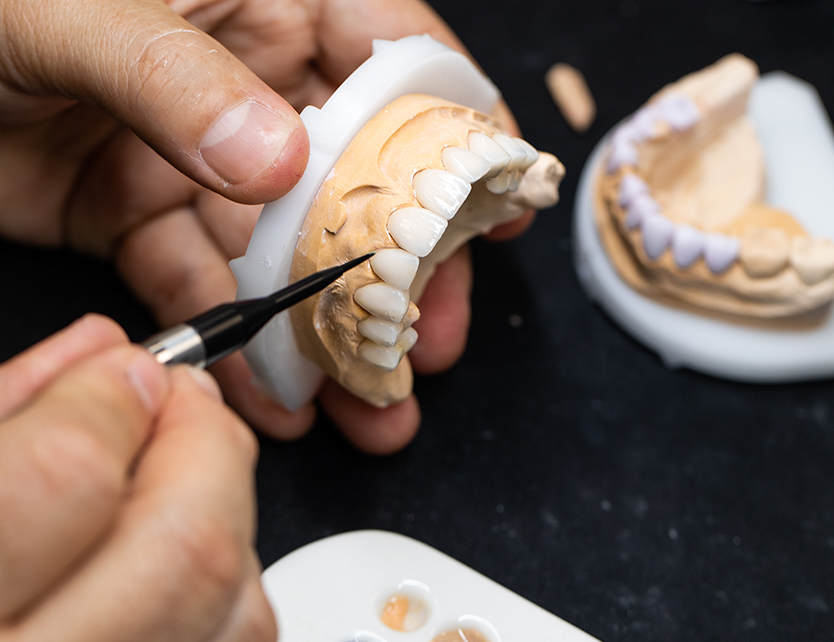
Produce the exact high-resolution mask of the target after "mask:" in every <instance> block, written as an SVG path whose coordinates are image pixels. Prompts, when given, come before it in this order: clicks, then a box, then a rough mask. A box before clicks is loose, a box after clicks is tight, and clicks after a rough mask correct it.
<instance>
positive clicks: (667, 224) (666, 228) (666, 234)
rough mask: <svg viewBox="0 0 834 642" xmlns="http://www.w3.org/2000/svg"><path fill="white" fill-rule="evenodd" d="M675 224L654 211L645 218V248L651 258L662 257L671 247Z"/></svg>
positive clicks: (643, 227) (643, 228)
mask: <svg viewBox="0 0 834 642" xmlns="http://www.w3.org/2000/svg"><path fill="white" fill-rule="evenodd" d="M674 227H675V224H674V223H672V221H670V220H669V219H668V218H666V217H665V216H663V214H656V213H652V214H649V215H648V216H646V217H645V218H644V219H643V226H642V230H643V249H644V250H646V254H647V255H648V256H649V258H650V259H652V260H655V259H657V258H659V257H660V255H661V254H663V253H664V252H665V251H666V248H667V247H669V241H671V240H672V232H673V230H674Z"/></svg>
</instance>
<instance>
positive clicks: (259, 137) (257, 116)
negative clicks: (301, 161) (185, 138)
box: [200, 102, 293, 183]
mask: <svg viewBox="0 0 834 642" xmlns="http://www.w3.org/2000/svg"><path fill="white" fill-rule="evenodd" d="M292 131H293V125H291V124H290V123H289V122H288V121H287V119H286V118H284V117H283V116H281V115H279V114H277V113H275V112H274V111H271V110H269V109H267V108H266V107H264V106H263V105H260V104H258V103H256V102H246V103H241V104H240V105H237V106H236V107H232V108H231V109H230V110H229V111H227V112H226V113H225V114H223V115H222V116H221V117H220V118H219V119H218V120H217V121H216V122H215V123H214V124H213V125H212V126H211V128H210V129H209V130H208V133H207V134H206V135H205V137H204V138H203V141H202V143H200V154H201V155H202V157H203V160H204V161H205V162H206V163H207V164H208V165H209V167H211V168H212V169H213V170H214V171H215V172H217V175H218V176H220V178H222V179H223V180H225V181H228V182H229V183H239V182H241V181H244V180H246V179H248V178H252V177H253V176H257V175H258V174H260V173H261V172H262V171H264V170H265V169H267V168H268V167H269V166H270V165H272V164H273V163H274V162H275V160H276V159H277V158H278V156H279V155H280V154H281V151H282V150H283V149H284V146H285V145H286V144H287V140H288V139H289V137H290V134H291V133H292Z"/></svg>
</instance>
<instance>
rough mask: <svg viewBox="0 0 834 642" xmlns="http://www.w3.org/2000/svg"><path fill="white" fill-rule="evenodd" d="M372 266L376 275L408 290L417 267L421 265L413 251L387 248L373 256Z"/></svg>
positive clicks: (401, 288) (396, 286)
mask: <svg viewBox="0 0 834 642" xmlns="http://www.w3.org/2000/svg"><path fill="white" fill-rule="evenodd" d="M371 267H372V268H373V270H374V272H375V273H376V275H377V276H378V277H379V278H380V279H382V280H383V281H385V282H386V283H388V284H389V285H393V286H394V287H395V288H399V289H400V290H407V289H408V288H410V287H411V282H412V281H413V280H414V275H416V274H417V268H418V267H420V259H418V258H417V257H416V256H415V255H414V254H412V253H411V252H406V251H405V250H400V249H397V248H387V249H385V250H380V251H379V252H377V253H376V254H374V255H373V256H372V257H371Z"/></svg>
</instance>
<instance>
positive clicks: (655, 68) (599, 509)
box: [0, 0, 834, 642]
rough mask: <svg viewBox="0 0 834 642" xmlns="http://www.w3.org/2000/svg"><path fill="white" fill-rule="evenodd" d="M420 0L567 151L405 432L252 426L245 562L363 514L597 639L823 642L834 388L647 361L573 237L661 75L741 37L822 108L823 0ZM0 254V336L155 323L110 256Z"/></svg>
mask: <svg viewBox="0 0 834 642" xmlns="http://www.w3.org/2000/svg"><path fill="white" fill-rule="evenodd" d="M434 6H435V7H436V8H437V10H438V11H439V12H440V13H441V15H443V17H444V18H445V19H446V20H447V21H448V22H449V23H451V25H452V27H453V28H454V29H455V30H456V31H457V33H458V34H459V35H460V37H461V39H462V40H463V41H464V43H465V44H466V45H467V46H468V47H469V48H470V49H471V51H472V52H473V54H474V55H475V57H476V58H477V59H478V60H479V62H480V63H481V64H482V66H483V67H484V68H485V70H486V71H487V72H488V74H489V75H490V76H491V77H492V78H493V80H494V81H495V82H496V84H497V85H498V86H499V87H500V88H501V89H502V91H503V92H504V95H505V97H506V99H507V101H508V102H509V104H510V106H511V107H512V108H513V110H514V111H515V113H516V115H517V117H518V119H519V122H520V124H521V126H522V129H523V130H524V132H525V135H526V137H527V139H528V140H530V141H531V142H532V143H533V144H534V145H536V146H537V147H539V148H541V149H545V150H548V151H552V152H553V153H555V154H557V155H558V156H559V157H560V159H561V160H562V161H563V162H564V163H565V165H566V166H567V168H568V176H567V178H566V179H565V182H564V183H563V187H562V202H561V203H560V204H559V205H558V206H557V207H556V208H554V209H552V210H550V211H546V212H543V213H542V214H541V215H540V217H539V219H538V221H537V223H536V226H535V227H534V228H533V232H532V233H529V234H527V235H526V236H524V237H523V238H521V239H519V240H517V241H513V242H511V243H507V244H501V245H493V244H485V243H476V244H475V246H474V260H475V268H476V286H475V291H474V294H473V306H474V317H473V324H472V332H471V337H470V342H469V347H468V349H467V352H466V354H465V355H464V357H463V359H462V361H461V362H460V363H459V364H458V365H457V366H456V367H455V368H454V369H453V370H451V371H450V372H448V373H447V374H444V375H441V376H437V377H432V378H428V379H421V380H419V381H418V382H417V392H418V394H419V396H420V399H421V401H422V407H423V412H424V421H423V427H422V429H421V431H420V433H419V435H418V437H417V439H416V440H415V441H414V443H413V444H412V445H411V446H409V447H408V448H407V449H406V450H405V451H404V452H402V453H400V454H398V455H395V456H392V457H387V458H372V457H367V456H363V455H361V454H358V453H357V452H355V451H354V450H353V449H351V448H350V447H349V446H347V445H346V444H345V443H344V442H343V441H342V439H341V438H340V437H339V436H338V434H337V433H336V432H335V430H333V429H332V428H331V426H330V425H329V424H328V423H327V422H326V421H324V420H322V421H321V422H320V424H319V425H317V426H316V428H315V430H314V431H313V432H312V434H311V435H309V436H308V437H306V438H304V439H302V440H301V441H299V442H296V443H293V444H289V445H287V444H276V443H271V442H266V441H264V442H263V443H262V456H261V463H260V466H259V469H258V489H259V508H260V534H259V540H258V547H259V551H260V553H261V556H262V558H263V562H264V564H265V565H268V564H270V563H272V562H274V561H275V560H276V559H278V558H279V557H281V556H282V555H284V554H286V553H288V552H290V551H291V550H293V549H295V548H297V547H299V546H301V545H303V544H305V543H308V542H310V541H313V540H315V539H318V538H321V537H323V536H326V535H329V534H333V533H338V532H342V531H346V530H353V529H360V528H381V529H388V530H392V531H397V532H401V533H404V534H406V535H409V536H412V537H414V538H416V539H418V540H421V541H423V542H425V543H427V544H429V545H432V546H434V547H436V548H438V549H440V550H442V551H444V552H446V553H448V554H450V555H452V556H453V557H455V558H457V559H459V560H461V561H462V562H464V563H465V564H467V565H469V566H471V567H473V568H475V569H476V570H478V571H480V572H482V573H484V574H485V575H487V576H489V577H491V578H493V579H494V580H496V581H498V582H499V583H501V584H503V585H505V586H507V587H509V588H510V589H512V590H514V591H516V592H517V593H519V594H521V595H523V596H524V597H526V598H529V599H530V600H532V601H533V602H536V603H537V604H539V605H541V606H543V607H544V608H546V609H548V610H549V611H552V612H553V613H556V614H557V615H559V616H561V617H563V618H565V619H567V620H568V621H570V622H572V623H574V624H576V625H577V626H579V627H580V628H582V629H584V630H586V631H588V632H589V633H591V634H592V635H594V636H596V637H598V638H600V639H602V640H606V641H613V640H623V641H625V640H634V641H637V640H639V641H641V642H650V641H654V640H676V641H689V640H692V641H695V640H755V641H756V642H767V641H770V640H774V641H775V640H779V641H783V640H798V639H803V640H828V639H834V573H833V572H832V571H834V409H832V405H831V404H832V391H834V386H832V383H831V382H830V381H820V382H811V383H802V384H791V385H773V386H753V385H743V384H738V383H732V382H727V381H721V380H718V379H713V378H709V377H706V376H701V375H698V374H695V373H692V372H688V371H670V370H668V369H666V368H665V367H664V366H663V365H662V364H661V363H660V362H659V360H658V359H657V358H656V357H655V356H654V355H653V354H652V353H650V352H649V351H647V350H646V349H644V348H643V347H642V346H641V345H639V344H638V343H636V342H635V341H634V340H632V339H631V338H630V337H629V336H627V335H626V334H625V333H624V332H622V331H621V330H620V329H619V328H618V327H617V326H616V325H615V324H614V323H613V322H612V321H611V320H610V319H609V318H607V317H606V316H605V315H604V314H603V313H602V312H601V311H600V310H599V309H598V308H596V307H595V306H594V305H592V304H591V303H589V301H588V300H587V299H586V297H585V295H584V293H583V292H582V290H581V288H580V287H579V284H578V283H577V280H576V277H575V273H574V270H573V265H572V252H571V226H572V221H571V219H572V209H573V200H574V191H575V189H576V183H577V180H578V177H579V173H580V170H581V168H582V166H583V163H584V161H585V159H586V158H587V156H588V154H589V153H590V151H591V149H592V147H593V146H594V144H595V143H596V141H597V140H598V139H599V137H600V136H602V135H603V134H604V133H605V132H606V131H607V130H608V129H609V128H610V127H611V126H612V125H614V124H615V123H616V122H617V121H618V120H620V119H621V118H622V117H623V116H625V115H626V114H627V113H629V112H631V111H633V110H634V109H636V108H637V107H638V106H639V105H640V104H641V103H642V102H643V101H644V100H645V99H646V98H648V96H649V95H650V94H651V93H652V92H653V91H655V90H657V89H658V88H659V87H661V86H662V85H663V84H665V83H667V82H670V81H673V80H675V79H677V78H678V77H680V76H681V75H683V74H685V73H688V72H690V71H694V70H696V69H699V68H701V67H703V66H705V65H707V64H709V63H711V62H713V61H715V60H717V59H718V58H719V57H721V56H722V55H724V54H727V53H730V52H733V51H740V52H742V53H744V54H746V55H748V56H750V57H751V58H753V59H754V60H756V61H757V62H758V63H759V65H760V67H761V68H762V70H763V71H770V70H775V69H783V70H786V71H788V72H790V73H793V74H795V75H797V76H799V77H801V78H804V79H806V80H808V81H810V82H812V83H813V84H814V85H816V87H817V88H818V89H819V91H820V93H821V95H822V97H823V100H824V101H825V103H826V105H827V106H828V108H829V110H831V109H832V108H834V73H832V71H833V70H834V3H832V2H744V1H743V0H706V1H704V0H702V1H698V2H695V1H693V0H653V1H651V2H649V1H645V2H644V1H636V0H623V1H621V2H620V1H617V0H605V1H603V0H573V1H570V2H568V1H565V2H556V1H551V2H526V3H524V2H508V1H507V0H502V1H501V2H498V1H488V2H484V1H481V2H473V1H470V2H440V1H439V0H435V2H434ZM559 61H564V62H569V63H571V64H573V65H574V66H576V67H578V68H580V69H581V70H582V71H583V72H584V73H585V75H586V77H587V79H588V82H589V84H590V86H591V88H592V89H593V91H594V94H595V96H596V98H597V101H598V105H599V117H598V120H597V123H596V124H595V125H594V127H593V129H592V130H591V132H590V133H589V134H587V135H585V136H577V135H576V134H574V133H573V132H572V131H571V130H570V129H569V128H568V127H567V125H566V124H565V123H564V121H563V120H562V119H561V117H560V116H559V114H558V112H557V111H556V109H555V107H554V106H553V104H552V102H551V100H550V98H549V96H548V94H547V91H546V89H545V87H544V84H543V82H542V78H543V76H544V73H545V71H546V69H547V68H548V67H549V66H550V65H551V64H552V63H554V62H559ZM0 264H2V270H3V275H4V278H3V282H2V294H3V300H4V301H5V303H4V305H3V306H2V307H0V324H2V325H1V326H0V327H2V328H3V334H4V339H3V345H2V354H0V357H3V358H5V357H7V356H9V355H10V354H13V353H14V352H16V351H18V350H20V349H22V348H23V347H25V346H27V345H29V344H31V343H32V342H34V341H36V340H37V339H39V338H41V337H43V336H46V335H47V334H49V333H50V332H52V331H54V330H56V329H58V328H60V327H62V326H64V325H66V324H67V323H68V322H69V321H71V320H72V319H74V318H76V317H77V316H79V315H81V314H82V313H84V312H86V311H88V310H97V311H100V312H104V313H106V314H109V315H111V316H113V317H115V318H116V319H117V320H119V321H120V322H121V323H123V324H124V325H125V326H126V327H127V328H128V329H129V331H130V333H131V335H132V336H133V337H134V338H136V339H140V338H143V337H144V336H145V335H147V334H148V333H149V332H150V331H151V330H152V329H153V328H154V326H153V323H152V321H151V320H150V318H149V316H148V315H147V313H146V312H145V311H144V310H143V309H142V307H141V306H140V305H139V304H137V303H136V302H135V301H134V299H133V298H132V297H131V295H130V294H129V293H127V292H126V290H124V289H123V287H122V286H121V285H120V284H119V282H118V279H117V278H116V277H115V276H113V274H112V272H111V271H110V269H109V267H107V266H105V265H101V264H99V263H97V262H95V261H92V260H89V259H85V258H80V257H77V256H74V255H71V254H65V253H62V252H61V253H55V252H50V251H41V250H33V249H23V248H18V247H15V246H10V245H7V244H4V245H3V246H2V252H0ZM33 292H43V293H46V295H47V296H46V298H45V299H43V300H35V297H34V296H33V295H32V293H33ZM311 599H315V596H312V597H311ZM511 635H512V634H511V632H505V638H504V639H505V640H506V641H507V642H512V638H511Z"/></svg>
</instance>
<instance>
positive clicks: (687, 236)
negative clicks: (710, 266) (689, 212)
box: [672, 225, 705, 268]
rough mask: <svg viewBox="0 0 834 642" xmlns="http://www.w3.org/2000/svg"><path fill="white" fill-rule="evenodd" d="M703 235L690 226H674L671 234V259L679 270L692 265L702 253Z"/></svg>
mask: <svg viewBox="0 0 834 642" xmlns="http://www.w3.org/2000/svg"><path fill="white" fill-rule="evenodd" d="M704 242H705V238H704V233H703V232H702V231H701V230H699V229H697V228H694V227H692V226H691V225H676V226H675V230H674V232H672V258H674V259H675V264H676V265H677V266H678V267H679V268H687V267H689V266H690V265H692V264H693V263H694V262H695V261H696V260H697V259H698V257H699V256H701V253H702V252H703V251H704Z"/></svg>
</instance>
